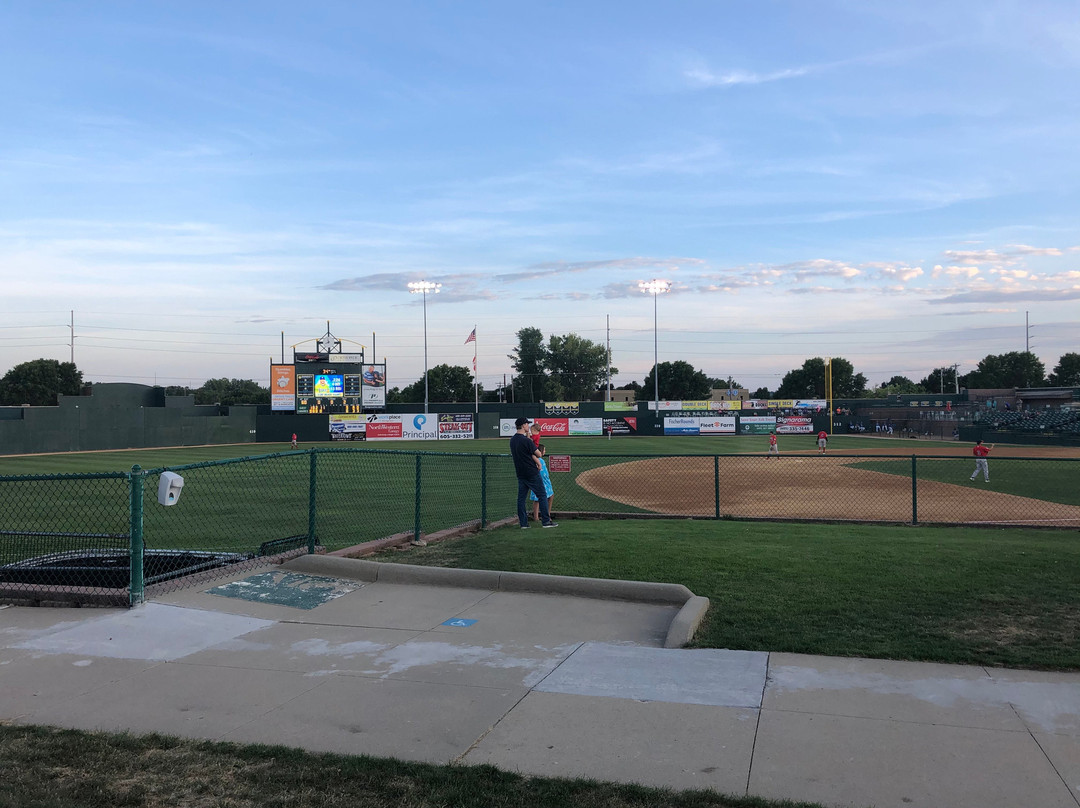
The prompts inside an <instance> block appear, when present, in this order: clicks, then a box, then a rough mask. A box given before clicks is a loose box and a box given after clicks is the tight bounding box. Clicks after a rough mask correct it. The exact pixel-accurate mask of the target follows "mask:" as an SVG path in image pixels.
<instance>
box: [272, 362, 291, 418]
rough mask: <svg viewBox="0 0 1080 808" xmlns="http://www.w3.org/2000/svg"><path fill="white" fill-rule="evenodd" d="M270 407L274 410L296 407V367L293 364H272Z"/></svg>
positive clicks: (288, 409)
mask: <svg viewBox="0 0 1080 808" xmlns="http://www.w3.org/2000/svg"><path fill="white" fill-rule="evenodd" d="M270 409H271V410H273V411H274V412H278V411H284V412H292V411H293V410H295V409H296V368H295V367H294V366H293V365H271V366H270Z"/></svg>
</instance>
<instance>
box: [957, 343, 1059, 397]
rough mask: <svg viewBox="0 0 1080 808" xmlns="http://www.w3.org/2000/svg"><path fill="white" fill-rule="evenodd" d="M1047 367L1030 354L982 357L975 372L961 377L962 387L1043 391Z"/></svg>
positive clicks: (1015, 352) (1021, 352) (1016, 352)
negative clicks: (1036, 388)
mask: <svg viewBox="0 0 1080 808" xmlns="http://www.w3.org/2000/svg"><path fill="white" fill-rule="evenodd" d="M1045 376H1046V366H1045V365H1043V363H1042V362H1040V361H1039V358H1038V357H1037V356H1035V354H1033V353H1031V352H1030V351H1010V352H1009V353H1003V354H989V355H987V356H985V357H983V359H982V361H980V362H979V364H978V365H977V366H976V368H975V370H973V371H971V372H970V373H965V374H964V375H963V376H961V377H960V384H961V385H963V386H964V387H967V388H968V389H969V390H973V389H980V388H982V389H991V390H993V389H1001V388H1009V387H1042V386H1043V385H1044V384H1046V382H1045V379H1044V377H1045Z"/></svg>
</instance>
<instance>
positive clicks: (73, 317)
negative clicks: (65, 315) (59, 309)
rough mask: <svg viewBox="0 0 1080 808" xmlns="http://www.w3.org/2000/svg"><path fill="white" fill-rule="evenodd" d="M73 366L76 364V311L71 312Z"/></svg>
mask: <svg viewBox="0 0 1080 808" xmlns="http://www.w3.org/2000/svg"><path fill="white" fill-rule="evenodd" d="M71 364H73V365H74V364H75V309H72V310H71Z"/></svg>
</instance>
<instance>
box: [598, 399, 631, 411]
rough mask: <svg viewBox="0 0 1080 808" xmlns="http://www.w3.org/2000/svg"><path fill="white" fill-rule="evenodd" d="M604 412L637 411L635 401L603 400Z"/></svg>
mask: <svg viewBox="0 0 1080 808" xmlns="http://www.w3.org/2000/svg"><path fill="white" fill-rule="evenodd" d="M604 412H637V402H636V401H605V402H604Z"/></svg>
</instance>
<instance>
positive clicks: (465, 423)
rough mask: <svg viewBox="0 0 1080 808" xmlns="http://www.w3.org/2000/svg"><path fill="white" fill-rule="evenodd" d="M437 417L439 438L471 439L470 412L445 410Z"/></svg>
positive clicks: (471, 422) (471, 418)
mask: <svg viewBox="0 0 1080 808" xmlns="http://www.w3.org/2000/svg"><path fill="white" fill-rule="evenodd" d="M438 418H439V440H472V437H473V417H472V413H469V412H464V413H463V412H447V413H443V414H441V415H439V416H438Z"/></svg>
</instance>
